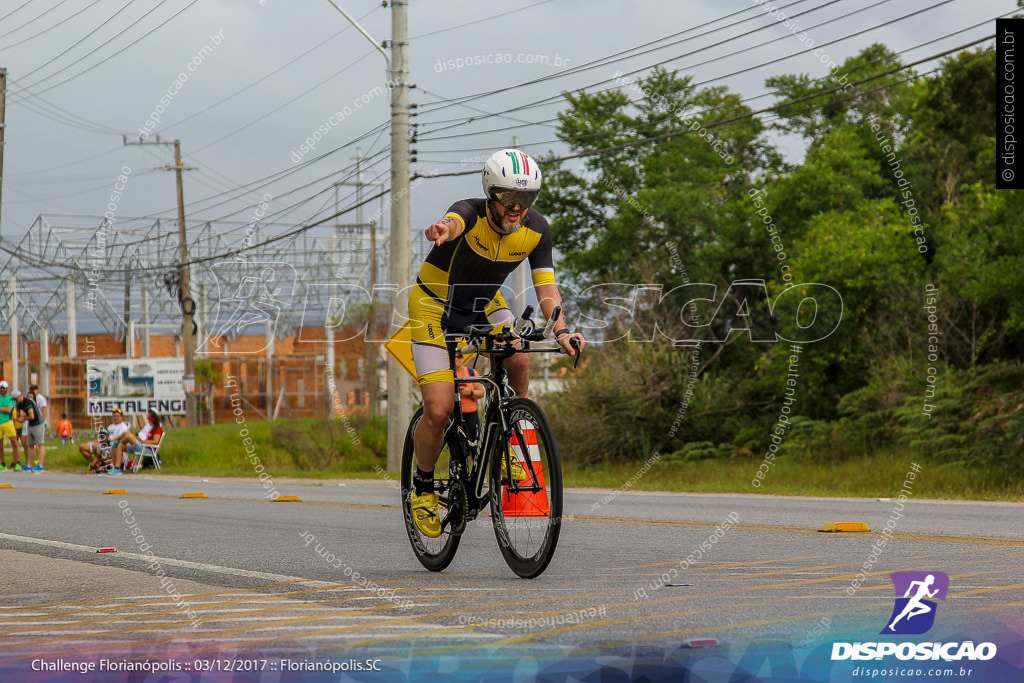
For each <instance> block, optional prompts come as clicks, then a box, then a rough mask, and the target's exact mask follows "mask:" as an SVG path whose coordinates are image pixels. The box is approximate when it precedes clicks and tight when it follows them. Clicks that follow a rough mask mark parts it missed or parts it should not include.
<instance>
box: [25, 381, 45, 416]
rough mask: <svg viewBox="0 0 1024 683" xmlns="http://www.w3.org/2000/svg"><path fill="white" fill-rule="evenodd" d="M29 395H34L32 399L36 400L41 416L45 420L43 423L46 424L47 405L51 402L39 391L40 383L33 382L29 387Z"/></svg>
mask: <svg viewBox="0 0 1024 683" xmlns="http://www.w3.org/2000/svg"><path fill="white" fill-rule="evenodd" d="M28 395H29V396H31V397H32V400H33V401H34V402H35V404H36V407H38V408H39V417H40V419H41V420H42V421H43V424H46V423H47V422H46V417H47V410H46V406H48V405H50V404H49V402H47V400H46V397H45V396H43V395H42V394H40V393H39V385H38V384H33V385H32V386H30V387H29V388H28Z"/></svg>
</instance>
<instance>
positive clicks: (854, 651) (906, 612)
mask: <svg viewBox="0 0 1024 683" xmlns="http://www.w3.org/2000/svg"><path fill="white" fill-rule="evenodd" d="M889 576H890V577H891V578H892V584H893V588H894V589H895V591H896V604H895V605H893V608H892V614H891V615H889V620H888V621H887V622H886V626H885V628H884V629H882V630H881V631H880V634H882V635H920V634H922V633H927V632H928V630H929V629H930V628H931V627H932V625H933V624H934V623H935V612H936V609H937V608H938V603H937V602H935V601H936V600H945V599H946V593H947V592H948V591H949V576H947V575H946V574H944V573H943V572H935V571H927V572H920V571H905V572H893V573H891V574H890V575H889ZM893 655H894V656H895V657H896V659H900V660H904V661H906V660H910V659H914V660H919V661H925V660H932V661H936V660H940V659H941V660H943V661H946V662H953V661H959V660H968V661H978V660H981V661H986V660H989V659H992V658H993V657H995V656H996V646H995V644H994V643H977V644H975V643H974V642H973V641H970V640H967V641H964V642H950V643H932V642H929V643H906V642H905V643H887V642H867V643H861V642H858V643H833V644H832V661H837V660H844V659H847V660H849V659H852V660H861V661H863V660H872V659H875V660H879V659H884V658H885V657H889V656H893Z"/></svg>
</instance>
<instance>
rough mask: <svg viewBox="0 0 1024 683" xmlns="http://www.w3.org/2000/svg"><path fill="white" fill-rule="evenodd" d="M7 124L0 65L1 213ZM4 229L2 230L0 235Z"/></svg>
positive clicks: (4, 72)
mask: <svg viewBox="0 0 1024 683" xmlns="http://www.w3.org/2000/svg"><path fill="white" fill-rule="evenodd" d="M6 126H7V69H4V68H2V67H0V215H2V214H3V208H4V128H6ZM2 234H3V230H0V235H2Z"/></svg>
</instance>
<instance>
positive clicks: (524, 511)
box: [499, 428, 551, 517]
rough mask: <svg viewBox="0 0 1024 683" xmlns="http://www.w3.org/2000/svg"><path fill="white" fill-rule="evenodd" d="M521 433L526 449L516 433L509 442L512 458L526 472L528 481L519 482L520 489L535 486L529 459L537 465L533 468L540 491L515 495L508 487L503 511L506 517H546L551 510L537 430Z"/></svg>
mask: <svg viewBox="0 0 1024 683" xmlns="http://www.w3.org/2000/svg"><path fill="white" fill-rule="evenodd" d="M520 431H521V432H522V434H523V440H524V441H526V448H525V449H524V448H523V447H522V446H521V445H520V444H519V438H518V437H517V436H516V435H515V433H513V434H512V439H511V440H510V441H509V443H510V444H511V451H512V457H513V458H516V459H518V460H519V462H520V464H521V465H522V466H523V469H524V470H526V479H524V480H522V481H521V482H518V484H519V486H520V488H523V487H532V486H533V485H534V476H533V474H531V473H530V466H529V465H527V464H526V459H527V458H529V459H530V460H531V461H533V462H534V463H536V464H535V465H534V466H533V472H535V473H536V484H537V485H538V486H540V490H539V491H537V492H533V491H519V492H518V493H513V492H511V491H509V487H508V486H506V487H505V488H504V491H503V492H502V494H501V495H502V510H503V511H504V513H505V516H506V517H545V516H547V515H550V514H551V508H549V507H548V494H547V489H545V488H544V471H543V470H542V469H541V459H540V447H539V446H538V445H537V430H535V429H530V428H525V429H521V430H520ZM499 457H502V455H501V454H499Z"/></svg>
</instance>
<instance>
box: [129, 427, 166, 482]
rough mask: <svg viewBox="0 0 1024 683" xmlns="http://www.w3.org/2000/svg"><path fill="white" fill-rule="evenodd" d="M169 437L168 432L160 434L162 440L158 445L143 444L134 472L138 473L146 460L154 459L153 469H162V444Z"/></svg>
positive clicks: (136, 459) (137, 456) (136, 457)
mask: <svg viewBox="0 0 1024 683" xmlns="http://www.w3.org/2000/svg"><path fill="white" fill-rule="evenodd" d="M165 436H167V432H160V439H159V441H157V442H156V443H144V444H142V452H141V453H139V454H138V455H136V456H135V465H134V467H132V472H138V471H139V470H141V469H142V462H143V460H145V459H146V458H152V459H153V467H155V468H156V469H160V444H162V443H163V442H164V437H165Z"/></svg>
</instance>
